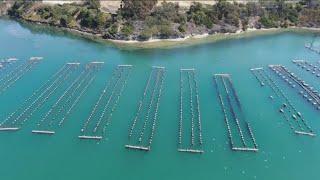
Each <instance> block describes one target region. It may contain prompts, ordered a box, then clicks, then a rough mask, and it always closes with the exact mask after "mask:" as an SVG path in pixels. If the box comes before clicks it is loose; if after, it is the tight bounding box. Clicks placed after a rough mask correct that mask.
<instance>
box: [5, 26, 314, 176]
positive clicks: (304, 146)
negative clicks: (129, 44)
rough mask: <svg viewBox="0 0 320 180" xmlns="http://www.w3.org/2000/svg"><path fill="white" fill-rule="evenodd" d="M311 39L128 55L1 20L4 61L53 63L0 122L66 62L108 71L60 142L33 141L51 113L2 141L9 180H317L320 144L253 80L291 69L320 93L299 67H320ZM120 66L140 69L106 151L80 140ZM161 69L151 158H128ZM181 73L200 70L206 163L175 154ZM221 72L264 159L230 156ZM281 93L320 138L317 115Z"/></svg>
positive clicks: (12, 95) (31, 78)
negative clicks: (154, 74) (147, 92)
mask: <svg viewBox="0 0 320 180" xmlns="http://www.w3.org/2000/svg"><path fill="white" fill-rule="evenodd" d="M311 39H312V34H295V33H283V34H278V35H272V36H264V37H256V38H249V39H242V40H230V41H224V42H219V43H214V44H206V45H199V46H195V47H185V48H178V49H168V50H137V51H124V50H119V49H116V48H114V47H110V46H108V45H103V44H98V43H94V42H90V41H87V40H83V39H77V38H74V37H69V36H66V35H61V34H56V33H50V32H49V31H39V30H34V29H33V30H31V29H29V28H26V27H25V26H24V25H21V24H19V23H17V22H14V21H10V20H0V57H10V56H16V57H18V58H19V59H27V58H28V57H30V56H43V57H45V60H44V61H43V62H42V63H41V64H39V65H38V66H37V67H36V68H35V69H33V70H32V71H31V72H30V73H27V74H26V75H25V76H24V77H23V78H22V79H21V80H20V81H18V82H17V83H16V84H15V85H14V86H12V87H11V88H10V89H9V90H8V91H6V92H5V93H4V94H2V95H0V102H1V103H0V119H1V120H3V119H4V118H5V117H6V116H7V115H8V114H9V113H10V112H12V111H14V110H15V109H16V108H17V107H18V106H19V104H21V102H22V101H23V100H24V99H26V98H27V97H29V96H30V95H31V93H32V92H33V91H34V90H36V89H37V88H38V87H40V86H41V84H43V83H44V82H45V81H46V80H47V79H48V78H49V77H50V76H51V75H52V74H53V73H54V72H55V71H57V70H58V69H59V68H60V67H61V66H62V65H63V64H64V63H66V62H68V61H74V60H76V61H79V62H82V63H86V62H89V61H91V60H100V61H104V62H105V65H104V67H103V69H102V71H101V72H99V77H98V78H97V79H96V80H95V81H94V84H93V86H91V87H90V88H89V90H88V92H87V93H86V95H85V96H84V97H83V98H82V100H81V101H80V103H79V104H78V106H77V107H76V109H75V111H74V112H73V113H72V115H71V116H70V117H69V118H68V120H67V121H66V123H65V124H64V126H63V128H60V129H58V130H57V132H56V134H55V135H54V136H51V137H48V136H38V135H34V134H31V130H32V129H33V128H34V127H35V124H36V122H37V121H38V120H39V118H40V117H41V114H43V113H44V111H42V112H41V111H40V112H38V113H36V114H35V115H34V116H33V117H32V118H31V119H30V120H29V121H27V123H26V124H25V126H23V129H21V130H20V131H18V132H16V133H1V134H0V142H1V144H2V145H1V148H0V159H1V163H0V174H1V179H3V180H11V179H12V180H18V179H33V180H36V179H49V180H51V179H52V180H59V179H77V180H81V179H115V180H118V179H141V180H142V179H146V180H150V179H152V180H156V179H185V180H189V179H190V180H191V179H297V180H298V179H317V178H318V177H319V174H318V170H319V162H320V153H319V149H320V140H319V137H316V138H310V137H301V136H295V135H294V134H292V132H291V131H290V128H289V127H288V125H287V124H286V123H285V121H284V119H282V118H281V117H280V115H279V113H278V111H277V109H276V108H275V107H274V106H272V104H271V103H270V100H269V99H268V93H267V91H266V90H264V89H262V88H260V86H259V84H258V83H257V81H256V79H255V78H254V76H252V74H251V73H250V71H249V68H252V67H257V66H266V65H268V64H283V65H286V66H287V67H288V68H290V70H292V71H293V72H295V73H297V74H298V75H300V76H301V77H303V78H304V79H305V80H306V81H307V82H309V84H312V85H314V86H315V87H316V88H317V89H318V90H320V88H319V85H320V81H319V79H316V78H315V77H313V76H312V75H311V74H308V73H307V72H306V71H302V70H301V69H299V68H298V67H296V66H295V65H294V64H292V62H291V60H292V59H293V58H303V59H308V60H310V61H312V62H315V61H318V60H320V56H319V55H317V54H314V53H312V52H310V51H308V50H307V49H305V48H304V43H305V42H307V41H310V40H311ZM118 64H132V65H133V66H134V69H133V71H132V74H131V76H130V78H129V81H128V84H127V86H126V88H125V90H124V92H123V96H122V97H121V99H120V103H119V106H118V108H117V110H116V111H115V113H114V115H113V118H112V124H111V126H109V128H108V130H107V133H106V139H104V140H103V141H101V142H100V143H99V144H97V143H96V142H93V141H80V140H79V139H78V138H77V136H78V135H79V131H80V128H81V125H82V124H83V122H84V121H85V120H86V118H87V117H88V115H89V113H90V111H91V107H92V106H93V104H94V103H95V101H96V100H97V98H98V96H99V93H100V91H101V90H102V89H103V88H104V85H105V83H106V81H107V79H108V78H109V77H110V76H111V73H112V70H113V69H114V68H115V67H116V65H118ZM153 65H157V66H165V67H166V70H167V74H166V79H165V82H164V91H163V96H162V99H161V105H160V109H159V113H160V114H159V121H158V126H157V128H156V134H155V137H154V142H153V145H152V151H150V152H148V153H145V152H139V151H128V150H127V149H125V148H124V145H125V144H126V143H127V135H128V128H129V124H130V123H131V121H132V118H133V117H134V114H135V112H136V108H137V104H138V100H139V98H140V97H141V95H142V92H143V88H144V85H145V82H146V80H147V78H148V74H149V72H150V67H151V66H153ZM180 68H196V69H197V79H198V82H199V87H200V89H199V91H200V106H201V112H202V126H203V137H204V150H205V153H204V154H202V155H195V154H185V153H178V152H177V141H178V137H177V136H178V120H179V69H180ZM213 73H231V74H232V78H233V80H234V84H235V86H236V88H237V90H238V94H239V96H240V99H241V100H242V105H243V108H244V112H245V116H246V119H247V120H248V121H250V122H251V125H252V127H253V129H254V132H255V135H256V139H257V142H258V144H259V146H260V151H259V153H242V152H232V151H231V150H230V148H229V146H228V143H227V140H228V139H227V136H226V127H225V124H224V121H223V116H222V113H221V109H220V106H219V104H218V99H217V96H216V91H215V89H214V87H213V84H212V74H213ZM282 85H283V87H284V88H285V90H286V91H287V92H288V96H289V97H290V98H291V99H292V100H293V101H294V103H295V104H296V106H297V108H298V109H299V110H300V111H301V112H303V114H304V115H305V118H306V119H307V120H308V121H309V123H310V124H311V126H312V127H313V128H314V129H315V130H316V133H317V134H320V118H319V111H318V112H317V111H316V110H314V109H313V108H312V107H311V106H310V105H309V104H308V103H306V102H305V101H304V100H303V99H302V98H301V97H300V96H298V95H297V93H296V92H295V91H293V90H292V89H289V88H286V86H285V85H284V84H282ZM47 108H48V107H47Z"/></svg>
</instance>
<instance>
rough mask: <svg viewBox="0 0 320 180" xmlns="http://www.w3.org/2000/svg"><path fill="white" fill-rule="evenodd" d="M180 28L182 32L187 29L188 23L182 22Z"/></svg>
mask: <svg viewBox="0 0 320 180" xmlns="http://www.w3.org/2000/svg"><path fill="white" fill-rule="evenodd" d="M178 30H179V31H180V32H182V33H184V32H186V31H187V25H186V24H180V25H179V27H178Z"/></svg>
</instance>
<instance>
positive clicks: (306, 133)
mask: <svg viewBox="0 0 320 180" xmlns="http://www.w3.org/2000/svg"><path fill="white" fill-rule="evenodd" d="M294 132H295V133H296V134H300V135H308V136H312V137H315V136H317V135H316V134H315V133H309V132H303V131H294Z"/></svg>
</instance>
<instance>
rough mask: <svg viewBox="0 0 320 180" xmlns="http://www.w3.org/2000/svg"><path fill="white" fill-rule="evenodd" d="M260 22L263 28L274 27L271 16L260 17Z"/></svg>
mask: <svg viewBox="0 0 320 180" xmlns="http://www.w3.org/2000/svg"><path fill="white" fill-rule="evenodd" d="M260 22H261V24H262V25H263V26H264V27H265V28H273V27H276V23H275V22H274V20H273V19H272V18H269V17H267V16H263V17H261V19H260Z"/></svg>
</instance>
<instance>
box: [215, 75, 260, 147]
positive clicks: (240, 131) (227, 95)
mask: <svg viewBox="0 0 320 180" xmlns="http://www.w3.org/2000/svg"><path fill="white" fill-rule="evenodd" d="M214 84H215V87H216V89H217V95H218V98H219V102H220V105H221V108H222V112H223V115H224V120H225V123H226V126H227V137H228V139H229V143H230V146H231V149H232V150H234V151H251V152H257V151H258V145H257V143H256V139H255V137H254V134H253V130H252V128H251V126H250V124H249V122H248V121H246V120H245V119H244V114H243V111H242V107H241V103H240V99H239V97H238V95H237V93H236V90H235V88H234V85H233V83H232V81H231V75H230V74H214ZM237 144H238V145H237ZM239 144H241V145H239Z"/></svg>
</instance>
